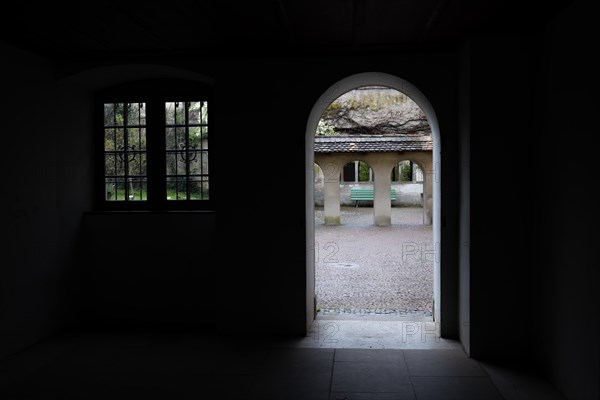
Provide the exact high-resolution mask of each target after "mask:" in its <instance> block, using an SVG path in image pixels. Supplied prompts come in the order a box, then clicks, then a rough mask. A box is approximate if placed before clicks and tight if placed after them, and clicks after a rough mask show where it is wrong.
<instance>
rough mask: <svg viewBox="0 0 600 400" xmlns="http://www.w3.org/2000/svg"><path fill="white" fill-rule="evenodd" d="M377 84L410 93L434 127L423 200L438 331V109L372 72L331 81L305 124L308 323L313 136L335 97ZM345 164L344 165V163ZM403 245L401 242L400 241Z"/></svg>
mask: <svg viewBox="0 0 600 400" xmlns="http://www.w3.org/2000/svg"><path fill="white" fill-rule="evenodd" d="M368 85H378V86H387V87H390V88H393V89H396V90H398V91H400V92H402V93H404V94H406V95H407V96H409V97H410V98H411V99H412V100H413V101H414V102H415V103H417V104H418V106H419V107H420V108H421V109H422V110H423V112H424V113H425V116H426V118H427V122H428V123H429V125H430V127H431V136H432V141H433V151H432V160H431V162H430V163H429V165H424V166H423V169H424V174H425V176H426V179H428V180H429V182H430V185H431V186H430V187H431V190H430V191H429V193H428V194H427V195H425V196H424V199H423V202H424V204H425V205H426V207H430V208H429V209H430V210H431V214H430V215H429V216H428V218H430V219H431V224H432V225H433V242H434V243H435V246H434V249H435V254H434V255H433V259H434V266H433V271H434V276H433V292H434V295H433V304H434V310H433V317H434V320H435V321H436V322H438V323H437V324H436V327H437V330H438V331H439V326H440V325H439V321H440V319H441V313H440V307H439V299H440V283H441V282H440V257H439V254H437V252H438V251H439V248H440V241H441V232H440V205H441V185H440V173H441V170H440V151H439V147H440V146H439V142H440V138H439V127H438V122H437V118H436V115H435V112H434V110H433V107H432V106H431V104H430V103H429V101H428V100H427V99H426V98H425V96H424V95H423V94H422V93H421V92H420V91H419V90H418V89H417V88H416V87H414V86H413V85H412V84H410V83H409V82H407V81H405V80H403V79H401V78H398V77H396V76H393V75H389V74H385V73H378V72H369V73H360V74H356V75H352V76H349V77H347V78H345V79H343V80H341V81H339V82H337V83H335V84H334V85H332V86H331V87H330V88H329V89H328V90H326V91H325V93H324V94H323V95H322V96H321V97H320V98H319V99H318V100H317V102H316V104H315V105H314V106H313V109H312V110H311V113H310V115H309V119H308V122H307V126H306V134H305V155H306V158H305V162H306V171H307V175H306V203H305V204H306V243H307V244H308V246H307V257H306V260H307V264H306V310H307V311H306V312H307V314H306V315H307V326H308V327H309V328H310V326H311V325H312V323H313V321H314V319H315V313H316V298H315V220H314V161H315V157H314V136H315V132H316V130H317V126H318V124H319V120H320V118H321V115H323V113H324V111H325V110H326V108H327V107H328V106H329V104H331V103H332V102H333V101H334V100H335V99H337V98H338V97H340V96H341V95H343V94H344V93H346V92H348V91H350V90H353V89H356V88H358V87H362V86H368ZM342 167H343V166H342ZM340 172H341V171H338V173H336V177H339V176H340ZM398 245H400V243H399V244H398Z"/></svg>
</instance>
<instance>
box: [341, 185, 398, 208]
mask: <svg viewBox="0 0 600 400" xmlns="http://www.w3.org/2000/svg"><path fill="white" fill-rule="evenodd" d="M350 200H352V201H356V207H358V202H359V201H364V200H371V201H373V189H372V188H355V187H353V188H351V189H350ZM390 200H391V201H394V200H396V189H394V188H390Z"/></svg>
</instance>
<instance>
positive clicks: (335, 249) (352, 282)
mask: <svg viewBox="0 0 600 400" xmlns="http://www.w3.org/2000/svg"><path fill="white" fill-rule="evenodd" d="M422 220H423V211H422V209H421V208H418V207H415V208H412V207H394V208H392V225H391V226H385V227H380V226H374V225H373V208H371V207H342V211H341V222H342V225H341V226H325V225H323V210H322V209H316V210H315V263H316V265H315V267H316V270H315V274H316V293H317V307H318V308H319V309H320V313H321V314H340V313H342V314H347V313H352V314H387V315H402V316H405V315H417V316H430V315H431V310H432V298H433V256H434V254H433V231H432V227H431V226H426V225H422Z"/></svg>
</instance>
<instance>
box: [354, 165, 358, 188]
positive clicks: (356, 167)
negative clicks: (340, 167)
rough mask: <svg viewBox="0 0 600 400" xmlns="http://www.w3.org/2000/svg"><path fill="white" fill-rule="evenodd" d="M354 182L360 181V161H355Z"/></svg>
mask: <svg viewBox="0 0 600 400" xmlns="http://www.w3.org/2000/svg"><path fill="white" fill-rule="evenodd" d="M354 183H358V161H354Z"/></svg>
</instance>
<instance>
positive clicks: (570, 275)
mask: <svg viewBox="0 0 600 400" xmlns="http://www.w3.org/2000/svg"><path fill="white" fill-rule="evenodd" d="M596 15H597V14H596V13H594V12H593V10H592V9H591V5H590V4H589V3H585V2H575V3H574V4H573V5H572V6H571V7H570V8H569V9H567V10H565V11H564V12H563V13H561V14H560V15H559V16H557V17H556V18H555V19H554V20H552V21H551V22H550V23H549V24H548V26H547V28H546V30H545V31H543V32H541V33H540V36H539V59H538V62H537V65H536V81H537V96H536V107H535V110H536V116H535V122H536V124H535V125H536V126H535V127H536V129H535V131H534V133H535V137H536V143H537V148H536V151H535V153H534V154H533V157H532V158H533V159H534V160H535V165H534V168H533V169H532V173H531V179H530V180H531V183H532V185H533V187H534V190H535V196H534V197H533V201H534V204H535V206H534V207H533V209H532V211H533V214H534V225H533V227H534V229H533V231H532V233H533V235H532V238H531V240H532V250H533V252H532V253H533V254H532V255H533V258H532V261H533V266H534V272H535V273H534V280H533V292H532V297H533V300H534V301H533V304H532V311H533V313H532V314H533V319H532V321H531V323H530V324H529V325H528V327H531V329H530V331H531V334H530V335H529V338H530V339H529V342H530V343H531V344H532V345H534V344H535V348H536V351H537V355H538V361H539V365H540V366H541V368H542V369H543V370H544V371H545V372H546V374H547V375H548V376H550V377H551V379H552V381H553V382H554V383H555V385H556V386H557V387H558V388H559V389H560V390H561V391H562V392H563V393H564V394H565V395H567V397H568V398H570V399H598V398H600V390H599V382H600V369H599V366H598V365H599V359H600V355H599V353H598V328H599V327H598V315H599V314H600V312H599V310H598V304H599V303H600V302H599V299H598V288H599V283H600V282H599V280H598V259H597V258H598V257H597V255H598V250H597V248H598V247H597V246H598V244H597V239H598V225H597V224H598V208H597V202H596V201H595V200H596V196H595V195H594V193H593V192H592V189H593V187H594V185H595V182H596V179H597V171H598V165H597V160H598V154H597V153H598V152H597V147H596V146H595V145H594V143H597V140H596V139H597V136H598V106H599V104H598V89H599V88H598V79H597V74H598V71H600V65H599V64H600V63H598V59H597V57H596V54H595V53H596V49H597V37H598V23H597V21H596ZM560 192H565V193H568V198H569V200H568V201H565V199H564V197H562V196H560V195H559V193H560Z"/></svg>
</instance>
